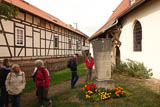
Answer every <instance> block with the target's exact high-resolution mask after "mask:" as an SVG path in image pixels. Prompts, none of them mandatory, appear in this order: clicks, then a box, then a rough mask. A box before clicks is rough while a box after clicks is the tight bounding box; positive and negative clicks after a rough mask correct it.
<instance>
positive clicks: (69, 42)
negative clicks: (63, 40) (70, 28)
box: [68, 39, 72, 49]
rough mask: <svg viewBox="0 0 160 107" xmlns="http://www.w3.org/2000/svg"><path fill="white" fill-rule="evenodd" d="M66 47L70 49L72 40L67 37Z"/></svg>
mask: <svg viewBox="0 0 160 107" xmlns="http://www.w3.org/2000/svg"><path fill="white" fill-rule="evenodd" d="M68 48H69V49H71V48H72V40H71V39H68Z"/></svg>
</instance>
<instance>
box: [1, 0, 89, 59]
mask: <svg viewBox="0 0 160 107" xmlns="http://www.w3.org/2000/svg"><path fill="white" fill-rule="evenodd" d="M2 2H6V3H8V4H11V5H13V6H15V7H16V8H18V14H17V16H16V17H13V18H12V19H7V20H6V18H5V17H3V16H0V17H1V20H0V30H2V31H4V32H2V33H0V59H3V58H10V59H12V60H14V59H21V60H22V59H30V58H32V59H34V58H55V57H56V58H57V57H68V56H72V55H73V54H75V53H78V54H80V55H81V54H82V52H83V51H85V50H88V49H89V42H88V41H87V38H88V36H87V35H85V34H84V33H82V32H81V31H79V30H77V29H75V28H73V27H72V26H71V25H67V24H65V23H64V22H62V21H61V20H60V19H58V18H56V17H54V16H52V15H50V14H48V13H46V12H44V11H42V10H40V9H38V8H36V7H35V6H33V5H31V4H29V3H27V2H25V1H23V0H2Z"/></svg>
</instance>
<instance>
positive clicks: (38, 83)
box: [32, 60, 52, 107]
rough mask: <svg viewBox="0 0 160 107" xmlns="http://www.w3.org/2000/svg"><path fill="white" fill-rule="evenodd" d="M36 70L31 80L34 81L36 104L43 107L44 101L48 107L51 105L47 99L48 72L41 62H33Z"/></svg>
mask: <svg viewBox="0 0 160 107" xmlns="http://www.w3.org/2000/svg"><path fill="white" fill-rule="evenodd" d="M35 64H36V68H35V70H34V72H33V74H32V76H33V79H34V81H35V88H36V91H37V92H36V93H37V96H38V102H39V104H40V105H41V107H43V104H44V101H48V102H49V105H51V103H52V102H51V100H49V99H48V89H49V84H50V79H49V72H48V70H47V69H46V68H45V67H44V63H43V61H42V60H37V61H36V62H35Z"/></svg>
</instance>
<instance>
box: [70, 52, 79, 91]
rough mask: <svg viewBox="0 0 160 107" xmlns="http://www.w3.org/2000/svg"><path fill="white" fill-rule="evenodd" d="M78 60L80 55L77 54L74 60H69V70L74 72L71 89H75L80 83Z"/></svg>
mask: <svg viewBox="0 0 160 107" xmlns="http://www.w3.org/2000/svg"><path fill="white" fill-rule="evenodd" d="M77 58H78V54H75V55H74V57H73V58H72V59H70V60H69V62H68V65H67V66H68V68H70V70H71V72H72V79H71V88H72V89H73V88H74V86H75V84H76V82H77V81H78V78H79V77H78V74H77Z"/></svg>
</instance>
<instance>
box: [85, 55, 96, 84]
mask: <svg viewBox="0 0 160 107" xmlns="http://www.w3.org/2000/svg"><path fill="white" fill-rule="evenodd" d="M85 64H86V67H87V72H86V81H88V80H91V79H92V70H93V65H94V59H93V58H92V57H91V53H88V54H87V57H86V59H85Z"/></svg>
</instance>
